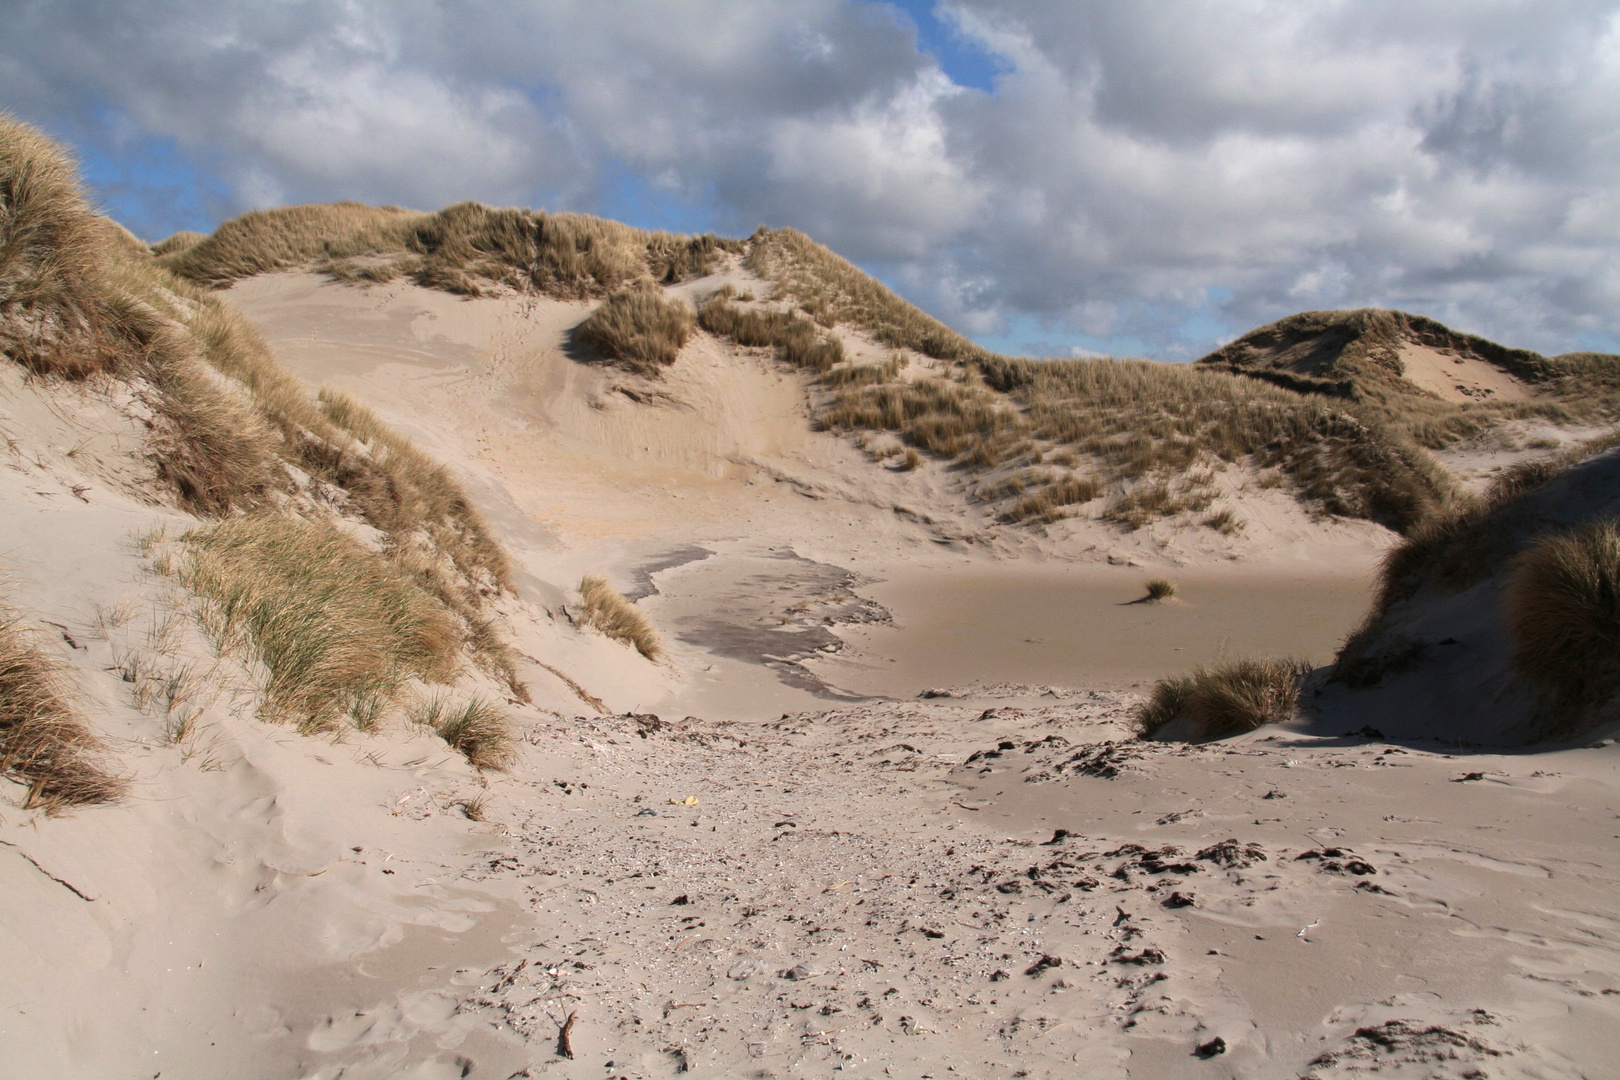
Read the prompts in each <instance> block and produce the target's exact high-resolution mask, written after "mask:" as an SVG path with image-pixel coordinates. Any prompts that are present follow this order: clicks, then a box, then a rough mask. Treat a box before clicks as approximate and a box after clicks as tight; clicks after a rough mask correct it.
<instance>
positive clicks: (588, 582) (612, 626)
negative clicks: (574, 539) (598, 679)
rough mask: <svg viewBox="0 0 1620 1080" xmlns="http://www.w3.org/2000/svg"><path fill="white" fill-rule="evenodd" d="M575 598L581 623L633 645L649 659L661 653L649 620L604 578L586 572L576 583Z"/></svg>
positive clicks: (660, 647) (659, 642)
mask: <svg viewBox="0 0 1620 1080" xmlns="http://www.w3.org/2000/svg"><path fill="white" fill-rule="evenodd" d="M579 598H580V619H579V621H580V624H581V625H582V626H590V627H594V628H595V629H597V630H600V631H601V632H602V633H604V634H606V635H607V636H608V637H610V638H613V639H614V640H615V641H622V642H624V643H626V644H627V645H632V646H634V647H635V649H636V651H637V652H639V653H640V654H641V655H642V656H645V657H646V658H647V659H649V660H657V659H658V658H659V657H660V656H662V655H663V652H664V646H663V643H662V642H661V641H659V639H658V631H656V630H654V629H653V625H652V623H650V622H648V621H647V617H646V616H645V615H643V614H642V613H641V612H639V611H637V610H636V607H635V605H634V604H632V603H631V602H630V601H628V600H626V599H625V598H624V594H623V593H621V592H619V591H618V590H617V589H615V588H614V587H613V586H611V585H609V584H608V583H607V580H606V579H605V578H600V577H597V576H596V575H595V574H586V575H585V576H584V577H583V578H581V579H580V582H579Z"/></svg>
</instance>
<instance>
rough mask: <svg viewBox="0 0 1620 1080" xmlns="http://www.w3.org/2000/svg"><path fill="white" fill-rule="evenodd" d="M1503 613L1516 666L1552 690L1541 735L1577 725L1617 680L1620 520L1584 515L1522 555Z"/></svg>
mask: <svg viewBox="0 0 1620 1080" xmlns="http://www.w3.org/2000/svg"><path fill="white" fill-rule="evenodd" d="M1503 613H1504V616H1505V622H1506V624H1507V628H1508V636H1509V638H1510V639H1511V641H1512V642H1513V664H1514V667H1515V668H1516V669H1517V670H1518V672H1519V673H1520V674H1521V675H1523V676H1524V677H1525V678H1526V679H1528V680H1529V681H1530V682H1532V683H1534V684H1536V685H1537V686H1540V687H1542V688H1544V689H1546V690H1548V691H1550V692H1551V695H1552V701H1551V708H1548V709H1545V710H1544V713H1545V718H1544V722H1543V726H1544V728H1546V730H1545V731H1544V734H1549V735H1550V734H1554V733H1557V732H1558V731H1559V730H1569V729H1572V728H1575V727H1578V726H1579V722H1580V720H1581V719H1582V717H1583V715H1584V711H1585V708H1586V707H1589V706H1591V705H1595V704H1597V703H1598V702H1600V701H1601V700H1603V699H1604V698H1606V697H1609V696H1611V695H1612V694H1613V693H1614V692H1615V689H1616V688H1617V686H1620V522H1616V521H1613V520H1609V521H1594V522H1589V523H1587V524H1585V525H1582V526H1580V527H1578V528H1576V529H1573V530H1571V531H1569V532H1565V533H1561V534H1556V535H1553V536H1548V537H1545V538H1544V539H1542V540H1540V541H1539V542H1537V543H1536V544H1535V546H1533V547H1531V548H1530V549H1529V550H1528V551H1526V552H1524V553H1523V554H1522V555H1520V556H1519V557H1518V558H1517V559H1516V560H1515V562H1514V565H1513V567H1512V570H1511V574H1510V576H1509V578H1508V586H1507V593H1506V596H1505V598H1504V601H1503Z"/></svg>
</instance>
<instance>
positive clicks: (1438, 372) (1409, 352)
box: [1400, 341, 1532, 402]
mask: <svg viewBox="0 0 1620 1080" xmlns="http://www.w3.org/2000/svg"><path fill="white" fill-rule="evenodd" d="M1400 357H1401V366H1402V367H1403V368H1404V370H1403V371H1402V373H1401V377H1402V378H1404V379H1405V380H1406V381H1407V382H1409V383H1412V384H1413V385H1415V386H1419V387H1422V388H1423V389H1424V390H1427V391H1428V392H1429V393H1431V394H1433V395H1435V396H1436V397H1438V398H1439V399H1440V400H1441V401H1454V402H1465V401H1522V400H1524V399H1525V398H1527V397H1530V396H1531V395H1532V391H1531V389H1530V387H1529V386H1527V385H1525V383H1524V381H1523V380H1521V379H1516V378H1514V377H1513V376H1512V375H1510V374H1508V373H1507V372H1506V371H1503V370H1502V369H1501V368H1499V367H1497V366H1496V365H1495V364H1491V363H1488V362H1486V361H1484V360H1476V359H1474V358H1473V357H1463V356H1455V355H1453V354H1452V353H1451V352H1449V351H1441V350H1437V349H1431V348H1429V347H1428V346H1426V345H1418V344H1416V343H1414V342H1410V341H1408V342H1404V343H1403V344H1402V345H1401V347H1400Z"/></svg>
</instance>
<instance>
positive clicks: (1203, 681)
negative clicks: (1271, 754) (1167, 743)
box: [1132, 659, 1311, 742]
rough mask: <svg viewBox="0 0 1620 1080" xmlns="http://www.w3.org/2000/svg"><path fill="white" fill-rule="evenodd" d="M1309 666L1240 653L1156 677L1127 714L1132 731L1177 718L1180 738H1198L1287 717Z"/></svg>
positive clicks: (1143, 732) (1145, 733)
mask: <svg viewBox="0 0 1620 1080" xmlns="http://www.w3.org/2000/svg"><path fill="white" fill-rule="evenodd" d="M1310 670H1311V667H1310V665H1309V664H1307V663H1306V662H1305V661H1303V660H1250V659H1244V660H1234V661H1232V662H1230V663H1226V664H1222V665H1220V666H1218V667H1198V668H1195V669H1194V670H1193V673H1192V674H1191V675H1176V676H1172V677H1170V678H1167V679H1160V680H1159V681H1158V682H1157V683H1156V684H1155V685H1154V687H1153V693H1152V694H1151V695H1150V696H1149V698H1148V700H1147V701H1146V702H1144V703H1143V704H1141V705H1139V706H1137V708H1136V711H1135V713H1134V715H1133V718H1132V719H1133V720H1134V723H1135V727H1136V733H1137V736H1138V737H1139V738H1147V737H1149V736H1151V735H1152V734H1153V733H1154V732H1155V731H1157V730H1159V729H1160V728H1162V727H1163V726H1164V725H1166V724H1168V723H1169V722H1170V721H1172V720H1181V721H1184V722H1185V723H1186V725H1187V734H1186V738H1187V739H1188V740H1189V741H1191V742H1203V741H1205V740H1208V739H1221V738H1225V737H1226V736H1228V735H1238V734H1241V733H1242V732H1245V731H1253V730H1254V729H1255V728H1258V727H1261V726H1262V725H1265V724H1277V723H1282V722H1283V721H1285V720H1290V719H1292V718H1293V716H1294V712H1295V710H1296V709H1297V708H1298V706H1299V690H1300V683H1301V681H1302V680H1303V679H1304V677H1305V676H1306V675H1307V674H1309V673H1310Z"/></svg>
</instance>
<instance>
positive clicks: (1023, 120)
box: [0, 0, 1620, 360]
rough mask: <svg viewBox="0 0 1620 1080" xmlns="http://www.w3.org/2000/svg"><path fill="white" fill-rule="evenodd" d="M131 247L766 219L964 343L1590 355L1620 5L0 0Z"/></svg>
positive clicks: (1616, 88)
mask: <svg viewBox="0 0 1620 1080" xmlns="http://www.w3.org/2000/svg"><path fill="white" fill-rule="evenodd" d="M0 8H3V22H4V24H5V31H4V33H3V35H0V110H5V111H8V112H10V113H11V114H13V115H14V116H16V117H18V118H20V119H22V120H25V121H28V122H30V123H32V124H35V125H37V126H39V127H40V128H42V129H44V130H45V131H47V132H48V133H50V134H51V135H53V136H54V137H56V138H58V139H60V140H62V141H63V142H64V143H66V144H67V145H68V146H69V147H70V148H71V149H72V150H73V151H74V153H76V154H77V155H78V157H79V159H80V161H81V163H82V166H83V169H84V172H85V177H86V181H87V186H88V188H89V190H90V194H91V196H92V198H94V199H95V200H96V201H97V203H98V204H99V205H100V206H101V207H102V208H103V209H105V211H106V212H108V213H110V214H111V215H112V216H114V217H116V218H118V219H119V220H120V221H122V222H124V223H125V224H126V225H128V226H130V227H131V228H132V229H133V230H134V231H135V232H136V233H138V234H139V235H141V236H143V237H145V238H146V239H149V240H157V239H161V238H162V237H163V236H166V235H168V234H169V233H170V232H172V231H174V230H176V229H182V228H186V229H197V230H201V231H208V230H211V229H212V228H213V227H214V226H215V225H217V224H218V223H219V222H220V221H222V220H224V219H226V218H228V217H230V216H233V215H235V214H238V213H240V212H242V211H244V210H247V209H251V208H254V207H263V206H273V205H282V204H287V203H295V202H312V201H318V202H325V201H332V200H337V199H358V200H362V201H366V202H372V203H395V204H400V205H405V206H412V207H416V208H418V209H437V208H438V207H441V206H444V205H447V204H449V203H452V202H458V201H461V200H464V199H478V200H482V201H484V202H489V203H493V204H499V205H522V206H533V207H537V208H543V209H547V210H553V211H556V210H577V211H584V212H589V213H598V214H603V215H606V216H609V217H615V218H618V219H621V220H625V221H629V222H631V223H632V224H636V225H641V226H646V227H655V228H668V229H674V230H679V231H683V232H701V231H708V230H713V231H717V232H721V233H723V234H727V235H734V236H742V235H747V234H748V233H750V232H752V231H753V230H754V228H755V227H757V226H759V225H768V226H771V227H780V226H793V227H796V228H799V229H802V230H804V231H805V232H807V233H809V234H810V235H811V236H813V237H815V238H816V239H817V240H819V241H821V242H822V243H825V244H827V245H828V246H829V247H831V248H833V249H834V250H835V251H837V252H839V253H840V254H842V255H844V256H846V257H848V258H850V259H852V260H854V261H855V262H857V263H858V264H860V265H861V266H862V267H864V268H865V269H867V270H868V271H870V272H872V273H874V274H876V275H877V276H879V277H880V278H882V279H883V280H884V281H885V282H887V283H888V284H889V285H891V286H892V287H894V288H895V289H896V290H897V291H898V292H900V293H901V294H902V295H904V296H905V297H906V298H908V299H909V300H911V301H913V302H914V303H917V304H918V305H920V306H921V307H923V308H924V309H926V310H927V311H929V312H931V313H932V314H934V315H936V316H938V317H940V318H942V319H943V320H945V321H946V322H948V323H950V324H951V325H952V326H954V327H956V328H957V329H959V330H961V331H963V332H964V333H966V334H968V335H969V336H971V337H973V338H974V339H975V340H977V341H979V342H981V343H982V344H984V345H986V346H988V347H990V348H994V349H998V350H1000V351H1004V352H1012V353H1021V354H1027V355H1038V356H1069V355H1087V354H1090V353H1113V354H1119V355H1143V356H1150V357H1154V358H1157V359H1164V360H1191V359H1196V358H1197V357H1198V356H1201V355H1203V354H1204V353H1205V352H1207V351H1209V350H1210V349H1213V348H1215V347H1217V346H1218V345H1219V344H1222V343H1224V342H1225V341H1228V340H1230V339H1232V338H1233V337H1236V336H1238V335H1240V334H1242V333H1244V332H1246V331H1248V330H1250V329H1252V328H1254V327H1255V326H1258V325H1261V324H1263V323H1266V322H1269V321H1271V320H1273V319H1276V318H1280V317H1282V316H1284V315H1289V314H1292V313H1294V312H1297V311H1303V310H1309V309H1317V308H1348V307H1362V306H1380V307H1393V308H1399V309H1402V310H1406V311H1412V312H1417V313H1421V314H1425V315H1429V316H1432V317H1434V318H1437V319H1440V320H1441V321H1443V322H1446V323H1448V324H1450V325H1452V326H1453V327H1456V328H1457V329H1461V330H1465V331H1469V332H1473V333H1479V334H1483V335H1485V336H1487V337H1490V338H1493V339H1495V340H1498V341H1500V342H1502V343H1504V344H1508V345H1513V346H1518V347H1525V348H1532V349H1537V350H1539V351H1542V352H1547V353H1559V352H1566V351H1573V350H1580V349H1598V350H1603V351H1616V352H1620V0H1538V2H1536V3H1533V4H1532V3H1523V2H1507V0H1421V2H1414V0H1297V2H1289V3H1282V2H1273V0H1210V2H1200V0H1154V2H1140V3H1128V2H1118V0H905V2H888V0H500V2H497V0H464V2H455V3H451V2H440V3H431V2H427V0H0Z"/></svg>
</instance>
